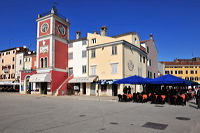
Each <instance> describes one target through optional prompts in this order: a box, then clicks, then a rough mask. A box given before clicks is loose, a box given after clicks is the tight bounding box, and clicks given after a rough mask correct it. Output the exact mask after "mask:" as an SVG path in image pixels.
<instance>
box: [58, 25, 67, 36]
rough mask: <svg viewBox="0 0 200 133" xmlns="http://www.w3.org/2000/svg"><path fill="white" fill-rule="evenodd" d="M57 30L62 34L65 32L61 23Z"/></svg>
mask: <svg viewBox="0 0 200 133" xmlns="http://www.w3.org/2000/svg"><path fill="white" fill-rule="evenodd" d="M58 32H59V33H60V34H62V35H64V34H65V28H64V27H63V26H62V25H59V26H58Z"/></svg>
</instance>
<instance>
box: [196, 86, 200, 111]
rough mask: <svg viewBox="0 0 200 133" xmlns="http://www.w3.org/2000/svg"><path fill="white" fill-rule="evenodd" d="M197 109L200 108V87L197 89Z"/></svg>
mask: <svg viewBox="0 0 200 133" xmlns="http://www.w3.org/2000/svg"><path fill="white" fill-rule="evenodd" d="M196 98H197V109H200V88H199V89H198V91H197V96H196Z"/></svg>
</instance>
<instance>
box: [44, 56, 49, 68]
mask: <svg viewBox="0 0 200 133" xmlns="http://www.w3.org/2000/svg"><path fill="white" fill-rule="evenodd" d="M44 67H48V59H47V57H45V58H44Z"/></svg>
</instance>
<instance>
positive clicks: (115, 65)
mask: <svg viewBox="0 0 200 133" xmlns="http://www.w3.org/2000/svg"><path fill="white" fill-rule="evenodd" d="M111 69H112V70H111V71H112V72H111V73H112V74H117V73H118V63H113V64H111Z"/></svg>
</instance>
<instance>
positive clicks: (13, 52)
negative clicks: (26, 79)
mask: <svg viewBox="0 0 200 133" xmlns="http://www.w3.org/2000/svg"><path fill="white" fill-rule="evenodd" d="M28 50H29V49H27V48H26V47H18V48H10V49H6V50H2V51H0V85H1V86H2V87H14V86H15V85H19V79H18V76H20V75H19V74H18V73H17V70H18V67H19V66H18V65H17V63H16V62H17V58H18V57H17V55H18V53H24V52H26V51H28ZM22 62H23V60H22V61H21V63H22Z"/></svg>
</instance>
